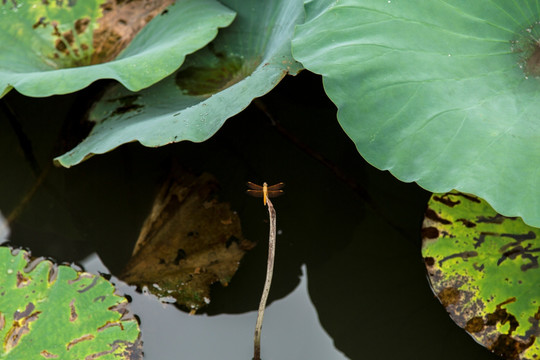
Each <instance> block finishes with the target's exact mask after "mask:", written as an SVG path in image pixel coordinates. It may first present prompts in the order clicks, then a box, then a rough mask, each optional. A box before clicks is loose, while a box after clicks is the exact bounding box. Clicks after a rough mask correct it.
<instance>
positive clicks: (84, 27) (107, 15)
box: [0, 0, 235, 97]
mask: <svg viewBox="0 0 540 360" xmlns="http://www.w3.org/2000/svg"><path fill="white" fill-rule="evenodd" d="M172 2H173V1H172V0H165V1H157V0H132V1H121V0H108V1H105V0H84V1H71V0H70V1H68V0H62V1H60V0H50V1H42V0H25V1H22V0H10V1H2V2H0V97H2V96H3V95H5V94H6V93H7V92H8V91H9V90H11V89H12V88H15V89H17V91H19V92H20V93H22V94H24V95H28V96H36V97H42V96H49V95H53V94H66V93H70V92H73V91H77V90H80V89H82V88H84V87H86V86H88V85H89V84H90V83H92V82H94V81H96V80H98V79H116V80H118V81H119V82H120V83H121V84H122V85H123V86H125V87H126V88H128V89H130V90H133V91H137V90H140V89H143V88H145V87H148V86H150V85H152V84H154V83H156V82H158V81H159V80H161V79H163V78H164V77H166V76H167V75H169V74H171V73H172V72H173V71H175V70H176V69H178V68H179V67H180V65H181V64H182V63H183V62H184V59H185V56H186V55H187V54H190V53H192V52H194V51H196V50H198V49H200V48H202V47H204V46H205V45H206V44H208V42H210V41H211V40H212V39H213V38H214V37H215V36H216V34H217V31H218V28H220V27H226V26H228V25H229V24H230V23H231V22H232V20H233V19H234V17H235V13H234V12H233V11H231V10H230V9H228V8H226V7H225V6H223V5H221V4H220V3H219V2H217V1H216V0H176V1H175V2H174V4H173V5H169V4H171V3H172ZM168 5H169V6H168ZM167 6H168V7H167ZM165 7H166V9H165Z"/></svg>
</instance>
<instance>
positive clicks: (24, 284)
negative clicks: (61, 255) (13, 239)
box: [0, 247, 142, 360]
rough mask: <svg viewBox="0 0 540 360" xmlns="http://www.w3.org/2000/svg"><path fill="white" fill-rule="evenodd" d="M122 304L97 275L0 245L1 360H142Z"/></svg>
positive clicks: (135, 332) (134, 327)
mask: <svg viewBox="0 0 540 360" xmlns="http://www.w3.org/2000/svg"><path fill="white" fill-rule="evenodd" d="M126 306H127V300H126V299H125V298H123V297H120V296H117V295H114V287H113V286H112V285H111V283H109V282H108V281H107V280H105V279H104V278H102V277H101V276H96V275H92V274H89V273H85V272H77V271H75V270H74V269H72V268H70V267H68V266H64V265H60V266H56V265H53V264H52V263H51V262H50V261H48V260H44V259H35V260H33V261H31V259H30V255H29V254H28V253H27V252H26V251H24V250H13V251H12V250H11V249H10V248H7V247H0V339H2V343H1V344H0V358H2V359H13V360H20V359H62V360H70V359H74V360H75V359H94V358H95V359H97V358H99V359H103V360H106V359H110V360H113V359H142V352H141V343H140V340H139V326H138V324H137V321H136V320H135V319H127V317H126V309H125V308H126Z"/></svg>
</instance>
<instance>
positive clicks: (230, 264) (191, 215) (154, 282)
mask: <svg viewBox="0 0 540 360" xmlns="http://www.w3.org/2000/svg"><path fill="white" fill-rule="evenodd" d="M216 189H217V183H216V181H215V180H214V178H213V177H212V176H210V175H209V174H203V175H201V176H200V177H195V176H194V175H192V174H189V173H187V172H180V171H179V170H177V171H176V172H175V173H174V174H173V175H172V176H171V177H170V178H169V179H168V180H167V181H166V182H165V183H164V184H163V185H162V187H161V190H160V192H159V194H158V195H157V196H156V199H155V201H154V205H153V207H152V211H151V212H150V215H149V216H148V218H147V219H146V221H145V222H144V225H143V227H142V230H141V233H140V235H139V239H138V240H137V243H136V245H135V249H134V250H133V256H132V258H131V260H130V261H129V263H128V264H127V266H126V268H125V269H124V272H123V275H122V276H121V278H122V279H123V280H124V281H126V282H128V283H130V284H135V285H137V286H138V287H140V288H143V287H145V286H146V287H147V288H148V289H149V290H150V292H152V293H154V294H156V295H157V296H158V297H160V298H161V299H162V300H163V301H169V302H170V301H171V300H173V298H174V300H176V302H177V304H179V305H182V306H185V307H187V308H189V309H192V310H197V309H199V308H201V307H203V306H206V305H207V304H208V303H209V302H210V285H211V284H213V283H215V282H220V283H221V284H223V285H227V284H228V283H229V281H230V279H231V278H232V276H233V275H234V273H235V272H236V270H237V269H238V265H239V263H240V260H241V259H242V257H243V256H244V253H245V251H246V250H249V249H251V248H252V247H253V244H252V243H251V242H249V241H247V240H245V239H244V238H243V237H242V231H241V228H240V219H239V218H238V215H237V214H236V213H234V212H232V211H231V210H230V208H229V205H228V204H225V203H219V202H218V201H217V200H216V198H215V191H216Z"/></svg>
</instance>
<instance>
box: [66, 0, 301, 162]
mask: <svg viewBox="0 0 540 360" xmlns="http://www.w3.org/2000/svg"><path fill="white" fill-rule="evenodd" d="M223 3H224V4H225V5H227V6H228V7H230V8H231V9H234V10H235V11H237V12H238V16H237V19H236V20H235V22H234V23H233V24H232V25H231V26H230V27H229V28H227V29H224V30H223V31H221V32H220V34H219V36H218V37H217V38H216V40H215V41H213V42H212V43H211V46H209V47H207V48H205V49H203V50H201V51H199V52H197V53H195V54H193V55H192V56H190V57H188V58H187V59H186V62H185V64H184V65H183V66H182V67H181V68H180V69H179V71H177V72H176V73H175V74H173V75H172V76H169V77H167V78H166V79H164V80H163V81H161V82H159V83H158V84H156V85H154V86H152V87H150V88H148V89H146V90H143V91H141V92H139V93H132V92H130V91H128V90H126V89H124V88H123V87H122V86H120V85H118V86H114V87H113V88H111V89H110V90H108V91H107V92H106V93H105V94H104V96H103V97H102V98H101V100H100V101H99V103H98V104H97V105H96V107H95V108H94V109H93V111H92V112H91V113H90V115H89V121H90V122H91V123H93V124H95V126H94V128H93V130H92V131H91V133H90V134H89V135H88V137H87V138H86V139H85V140H83V142H82V143H80V144H79V145H78V146H77V147H75V148H74V149H73V150H71V151H69V152H67V153H66V154H64V155H62V156H59V157H58V158H56V159H55V160H56V161H57V162H58V163H59V164H61V165H62V166H66V167H70V166H72V165H75V164H78V163H80V162H81V161H83V160H85V159H87V158H88V157H90V156H92V155H93V154H103V153H105V152H107V151H110V150H112V149H114V148H116V147H118V146H120V145H122V144H125V143H128V142H132V141H139V142H140V143H141V144H143V145H145V146H162V145H166V144H169V143H172V142H179V141H183V140H191V141H196V142H200V141H204V140H206V139H208V138H209V137H211V136H212V135H213V134H214V133H215V132H216V131H218V130H219V128H220V127H221V126H222V125H223V123H224V122H225V120H227V119H228V118H229V117H231V116H233V115H235V114H237V113H239V112H240V111H242V110H243V109H245V108H246V107H247V106H248V105H249V103H250V102H251V101H252V100H253V99H254V98H256V97H259V96H262V95H264V94H266V93H267V92H268V91H270V90H271V89H272V88H274V86H276V85H277V84H278V83H279V81H280V80H281V79H282V78H283V77H284V76H285V75H286V74H287V73H291V74H296V73H297V72H298V71H299V70H300V68H301V67H300V65H299V64H298V63H297V62H296V61H294V60H293V58H292V55H291V38H292V34H293V31H294V27H295V25H296V24H298V23H300V22H302V21H303V4H302V1H300V0H278V1H271V2H267V1H259V0H227V1H223Z"/></svg>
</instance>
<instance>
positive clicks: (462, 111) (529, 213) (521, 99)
mask: <svg viewBox="0 0 540 360" xmlns="http://www.w3.org/2000/svg"><path fill="white" fill-rule="evenodd" d="M306 18H307V20H306V22H305V24H302V25H300V26H298V28H297V33H296V35H295V38H294V40H293V54H294V56H295V58H296V59H297V60H299V61H300V62H302V64H303V65H304V66H305V67H306V68H307V69H309V70H311V71H313V72H316V73H318V74H322V75H323V78H324V88H325V90H326V93H327V94H328V96H329V97H330V98H331V99H332V101H333V102H334V103H335V104H336V105H337V107H338V119H339V122H340V123H341V125H342V126H343V128H344V130H345V132H346V133H347V134H348V135H349V136H350V137H351V139H352V140H353V141H354V142H355V144H356V147H357V149H358V151H359V152H360V154H361V155H362V156H363V157H364V158H365V159H366V160H367V161H369V162H370V163H371V164H373V165H374V166H376V167H377V168H379V169H381V170H389V171H391V172H392V174H394V175H395V176H396V177H397V178H398V179H400V180H402V181H406V182H410V181H416V182H417V183H418V184H419V185H421V186H422V187H423V188H425V189H428V190H430V191H433V192H445V191H449V190H451V189H457V190H460V191H464V192H467V193H473V194H476V195H478V196H481V197H482V198H484V199H486V200H487V201H488V202H489V203H490V204H491V205H492V206H493V207H494V208H495V209H496V210H497V211H498V212H500V213H502V214H504V215H506V216H521V217H522V218H523V219H524V220H525V222H527V223H528V224H530V225H533V226H539V227H540V186H539V184H540V183H539V182H538V171H537V168H538V163H539V154H540V141H539V139H540V122H539V121H538V114H539V113H540V101H539V99H540V82H539V79H538V76H537V75H538V74H539V73H540V72H538V69H540V67H538V69H537V70H536V71H537V72H534V71H533V69H534V68H535V66H536V65H535V64H536V63H537V59H538V58H539V57H538V53H539V52H540V50H539V48H538V42H537V39H539V38H540V25H538V21H540V7H539V6H538V4H537V2H536V1H530V0H524V1H507V0H478V1H464V0H450V1H420V2H418V1H401V0H391V1H380V0H339V1H337V0H313V1H310V2H309V3H307V4H306ZM524 70H525V71H524Z"/></svg>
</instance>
